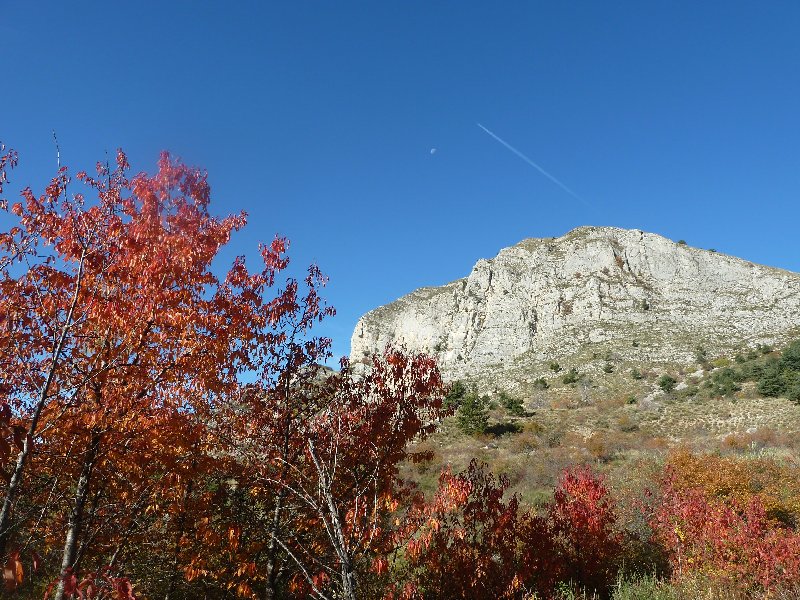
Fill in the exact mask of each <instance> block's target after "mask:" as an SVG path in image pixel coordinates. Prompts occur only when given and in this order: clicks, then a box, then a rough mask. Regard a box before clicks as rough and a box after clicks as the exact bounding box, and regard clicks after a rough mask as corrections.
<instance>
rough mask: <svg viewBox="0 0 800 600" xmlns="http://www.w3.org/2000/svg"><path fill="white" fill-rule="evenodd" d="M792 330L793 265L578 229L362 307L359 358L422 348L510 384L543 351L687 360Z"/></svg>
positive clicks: (797, 293)
mask: <svg viewBox="0 0 800 600" xmlns="http://www.w3.org/2000/svg"><path fill="white" fill-rule="evenodd" d="M798 328H800V275H798V274H795V273H791V272H788V271H782V270H779V269H774V268H770V267H764V266H760V265H755V264H753V263H750V262H747V261H745V260H741V259H739V258H735V257H732V256H728V255H724V254H719V253H716V252H714V251H710V250H701V249H698V248H692V247H690V246H687V245H685V244H683V243H676V242H673V241H671V240H668V239H667V238H665V237H662V236H660V235H656V234H652V233H646V232H643V231H641V230H637V229H632V230H629V229H619V228H616V227H592V226H583V227H577V228H575V229H573V230H571V231H569V232H568V233H566V234H565V235H563V236H561V237H558V238H529V239H525V240H522V241H521V242H519V243H518V244H516V245H514V246H511V247H509V248H504V249H503V250H501V251H500V252H499V253H498V254H497V256H495V257H494V258H491V259H481V260H479V261H478V262H477V263H476V264H475V265H474V267H473V268H472V271H471V272H470V273H469V275H468V276H467V277H465V278H463V279H459V280H457V281H454V282H452V283H449V284H447V285H444V286H441V287H429V288H421V289H419V290H416V291H414V292H411V293H410V294H408V295H406V296H403V297H402V298H400V299H398V300H396V301H395V302H392V303H390V304H388V305H386V306H382V307H380V308H377V309H375V310H373V311H371V312H369V313H367V314H366V315H364V316H363V317H362V318H361V319H360V320H359V322H358V324H357V325H356V329H355V331H354V333H353V337H352V341H351V348H352V352H351V358H352V359H353V360H360V359H361V358H362V357H364V356H366V355H369V354H371V353H372V352H375V351H378V350H380V349H382V348H383V347H384V346H385V345H386V344H387V343H399V344H403V345H405V346H406V347H408V348H409V349H411V350H417V351H423V352H429V353H431V354H433V355H435V356H436V357H437V359H438V361H439V365H440V368H441V369H442V372H443V374H444V375H445V377H448V378H450V379H455V378H463V379H469V380H475V381H483V382H494V385H495V386H496V387H498V386H499V387H500V388H507V389H516V388H519V387H520V386H523V387H524V385H525V382H526V381H533V379H535V377H534V376H538V374H539V373H544V371H545V370H546V367H547V364H548V363H549V361H552V360H564V361H566V362H569V361H587V360H591V359H590V358H589V357H597V356H611V355H613V356H617V357H619V358H620V359H621V360H626V361H631V362H647V363H651V364H652V363H665V364H667V363H669V364H674V363H688V362H690V361H691V360H692V357H693V356H694V353H695V350H696V348H697V347H698V346H702V347H704V348H706V349H707V350H709V351H713V352H725V351H727V350H732V349H734V348H741V347H743V346H746V345H754V344H756V343H780V342H782V341H785V340H786V339H788V338H789V337H791V336H792V335H794V333H795V332H796V331H797V330H798Z"/></svg>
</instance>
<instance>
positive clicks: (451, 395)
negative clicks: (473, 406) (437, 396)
mask: <svg viewBox="0 0 800 600" xmlns="http://www.w3.org/2000/svg"><path fill="white" fill-rule="evenodd" d="M466 394H467V386H466V385H465V384H464V382H463V381H461V380H457V381H454V382H453V383H452V384H451V385H450V389H449V390H448V392H447V395H446V396H445V398H444V406H445V408H448V409H450V408H458V407H459V406H461V401H462V400H463V399H464V396H466Z"/></svg>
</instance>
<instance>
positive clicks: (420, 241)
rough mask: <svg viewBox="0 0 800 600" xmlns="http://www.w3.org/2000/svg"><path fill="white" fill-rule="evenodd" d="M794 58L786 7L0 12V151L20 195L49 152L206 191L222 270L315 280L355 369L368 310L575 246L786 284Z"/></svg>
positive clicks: (794, 134)
mask: <svg viewBox="0 0 800 600" xmlns="http://www.w3.org/2000/svg"><path fill="white" fill-rule="evenodd" d="M798 32H800V3H798V2H797V1H796V0H793V1H786V2H763V1H759V2H735V1H728V2H704V3H697V2H675V1H670V2H642V1H640V0H637V1H628V2H599V1H593V2H551V3H543V2H517V3H512V2H506V3H489V2H465V1H463V0H462V1H458V2H456V1H453V2H430V1H426V2H411V1H406V0H404V1H402V2H400V1H396V2H388V1H387V2H383V1H381V2H345V1H341V2H285V3H280V4H278V3H273V2H225V3H223V2H215V3H210V2H196V1H195V2H163V1H162V2H142V1H137V2H131V3H116V2H112V3H109V2H79V3H70V2H36V3H27V2H13V1H11V0H0V48H2V74H1V75H0V139H1V140H3V141H4V142H6V143H7V144H10V145H13V146H14V147H16V148H17V149H18V150H19V151H20V154H21V159H22V166H21V168H20V169H19V170H18V171H17V172H15V176H14V181H13V183H14V184H15V185H16V184H20V185H21V184H27V183H30V184H32V185H33V186H34V187H35V188H36V187H37V186H40V185H41V183H42V182H44V180H45V177H47V176H49V175H50V174H51V173H52V171H53V169H54V164H55V158H54V149H53V142H52V138H51V131H52V130H53V129H55V130H56V131H57V133H58V137H59V141H60V144H61V150H62V156H63V160H64V162H66V163H67V164H69V165H71V166H72V167H73V169H74V170H78V169H81V168H89V167H90V166H91V165H93V164H94V163H95V161H96V160H98V159H102V158H103V157H104V156H105V152H106V151H113V150H114V149H115V148H117V147H120V146H121V147H123V148H124V149H125V150H126V151H127V152H128V154H129V156H130V158H131V161H132V163H133V165H134V168H135V169H136V170H152V169H153V166H154V163H155V160H156V157H157V155H158V152H159V151H160V150H162V149H168V150H170V151H171V152H173V153H174V154H176V155H179V156H181V157H182V158H183V159H184V160H185V161H186V162H188V163H191V164H195V165H199V166H203V167H205V168H207V169H208V171H209V175H210V181H211V183H212V186H213V203H212V207H213V210H214V212H216V213H218V214H227V213H230V212H234V211H238V210H240V209H244V210H246V211H247V212H248V213H249V215H250V224H249V226H248V228H247V230H246V232H245V233H242V234H240V235H239V236H238V237H237V238H236V239H235V240H234V245H235V248H234V252H235V253H246V254H249V255H252V256H254V257H255V252H253V250H254V249H255V245H256V243H257V241H258V240H259V239H260V240H269V239H271V238H272V237H273V236H274V235H275V234H276V233H281V234H283V235H286V236H288V237H289V238H290V239H291V240H292V247H291V255H292V258H293V261H294V264H295V265H297V266H300V265H304V264H307V263H309V262H312V261H315V262H317V263H318V264H319V265H320V266H321V267H322V269H323V270H324V271H325V272H326V273H327V274H328V275H329V276H330V278H331V283H330V285H329V287H328V288H327V290H326V296H327V297H328V298H329V300H330V302H331V303H332V304H333V305H334V306H335V307H336V308H337V310H338V316H337V317H336V318H335V319H333V320H331V321H330V322H329V323H328V324H327V325H325V326H324V327H323V328H321V329H320V331H321V332H322V333H324V334H326V335H329V336H331V337H333V338H334V341H335V346H334V348H335V352H336V353H337V354H346V353H348V351H349V340H350V334H351V332H352V329H353V326H354V324H355V322H356V320H357V318H358V317H359V316H360V315H361V314H362V313H364V312H366V311H367V310H370V309H372V308H374V307H376V306H378V305H380V304H384V303H386V302H389V301H391V300H393V299H395V298H397V297H399V296H400V295H402V294H404V293H407V292H409V291H411V290H413V289H414V288H417V287H420V286H425V285H439V284H443V283H446V282H448V281H451V280H453V279H457V278H459V277H463V276H465V275H466V274H467V273H468V272H469V270H470V268H471V266H472V264H473V263H474V262H475V260H477V259H478V258H480V257H490V256H493V255H495V254H496V253H497V251H498V250H499V249H500V248H502V247H505V246H509V245H511V244H514V243H516V242H517V241H519V240H521V239H523V238H526V237H542V236H555V235H561V234H563V233H564V232H566V231H567V230H569V229H571V228H573V227H575V226H578V225H584V224H593V225H615V226H619V227H631V228H640V229H644V230H647V231H653V232H656V233H660V234H663V235H666V236H668V237H670V238H672V239H676V240H677V239H685V240H686V241H687V242H689V244H691V245H695V246H699V247H705V248H716V249H717V250H719V251H720V252H726V253H730V254H734V255H738V256H741V257H743V258H747V259H749V260H752V261H755V262H759V263H764V264H769V265H774V266H779V267H783V268H787V269H791V270H794V271H800V250H799V249H798V248H799V246H798V239H797V229H798V216H799V215H800V203H798V200H799V199H800V197H799V196H800V194H799V192H800V35H798ZM477 122H480V123H482V124H483V125H484V126H485V127H487V128H489V129H490V130H491V131H493V132H494V133H495V134H496V135H497V136H499V137H500V138H502V139H503V140H505V141H506V142H507V143H508V144H511V145H512V146H513V147H515V148H517V149H518V150H519V151H520V152H522V153H524V154H525V155H527V156H528V157H530V159H532V160H533V161H535V162H536V163H537V164H539V165H540V166H541V167H542V168H544V169H545V170H546V171H547V172H549V173H550V174H552V175H553V176H554V177H556V178H557V179H558V180H559V181H561V182H562V183H563V184H564V185H565V186H567V187H568V188H570V189H571V190H574V192H575V193H576V194H577V195H579V196H580V197H581V198H583V199H585V201H586V204H582V203H581V202H579V201H578V200H576V199H575V198H573V197H572V196H570V195H569V194H568V193H566V192H565V191H564V190H563V189H562V188H560V187H559V186H557V185H555V184H554V183H553V182H552V181H550V180H549V179H547V178H546V177H544V176H543V175H542V174H541V173H540V172H538V171H537V170H536V169H535V168H533V167H532V166H531V165H529V164H526V163H525V162H524V161H523V160H521V159H520V158H519V157H517V156H516V155H514V154H513V153H512V152H511V151H510V150H508V149H507V148H506V147H504V146H503V145H502V144H500V143H499V142H498V141H496V140H495V139H493V138H492V137H490V136H489V135H488V134H487V133H486V132H485V131H483V130H482V129H480V128H479V127H478V126H477V125H476V123H477ZM432 148H436V149H437V150H436V152H435V153H433V154H431V149H432ZM16 187H19V185H16ZM39 189H41V188H40V187H39Z"/></svg>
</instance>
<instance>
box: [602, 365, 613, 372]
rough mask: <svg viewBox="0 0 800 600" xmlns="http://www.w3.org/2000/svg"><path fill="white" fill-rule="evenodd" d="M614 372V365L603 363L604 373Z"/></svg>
mask: <svg viewBox="0 0 800 600" xmlns="http://www.w3.org/2000/svg"><path fill="white" fill-rule="evenodd" d="M613 372H614V365H612V364H611V363H606V364H604V365H603V373H613Z"/></svg>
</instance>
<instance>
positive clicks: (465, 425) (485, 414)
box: [456, 391, 489, 435]
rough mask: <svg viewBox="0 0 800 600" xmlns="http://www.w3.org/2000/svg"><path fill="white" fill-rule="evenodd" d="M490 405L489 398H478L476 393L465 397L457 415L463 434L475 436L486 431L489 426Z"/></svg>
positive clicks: (473, 392)
mask: <svg viewBox="0 0 800 600" xmlns="http://www.w3.org/2000/svg"><path fill="white" fill-rule="evenodd" d="M488 405H489V398H488V396H478V394H477V392H475V391H472V392H470V393H468V394H467V395H466V396H464V399H463V400H462V401H461V406H460V407H459V408H458V413H457V414H456V421H457V423H458V428H459V429H460V430H461V432H462V433H465V434H467V435H473V434H476V433H484V432H485V431H486V428H487V427H488V426H489V411H488Z"/></svg>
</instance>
